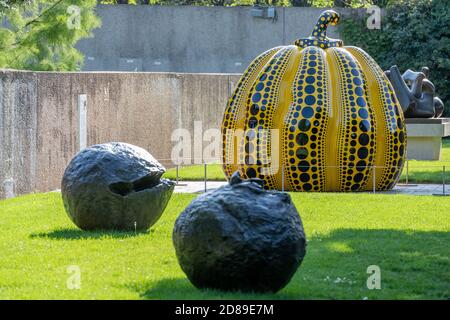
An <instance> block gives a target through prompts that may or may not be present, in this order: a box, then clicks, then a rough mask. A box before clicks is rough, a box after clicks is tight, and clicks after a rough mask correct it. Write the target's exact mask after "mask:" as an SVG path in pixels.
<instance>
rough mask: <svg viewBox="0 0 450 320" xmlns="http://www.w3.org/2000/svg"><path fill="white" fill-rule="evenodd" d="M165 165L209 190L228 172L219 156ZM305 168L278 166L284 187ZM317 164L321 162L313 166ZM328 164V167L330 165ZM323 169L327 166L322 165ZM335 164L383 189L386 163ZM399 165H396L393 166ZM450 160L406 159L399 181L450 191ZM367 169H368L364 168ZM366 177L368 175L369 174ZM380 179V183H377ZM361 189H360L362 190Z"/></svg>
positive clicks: (170, 174)
mask: <svg viewBox="0 0 450 320" xmlns="http://www.w3.org/2000/svg"><path fill="white" fill-rule="evenodd" d="M158 161H159V162H160V163H161V164H163V165H164V166H165V167H167V168H169V172H168V173H166V175H165V177H168V178H170V179H172V180H174V181H175V182H176V184H177V185H178V186H182V185H184V184H183V181H192V180H195V181H197V183H200V182H203V187H204V191H205V192H206V191H207V190H208V182H210V181H225V175H224V174H223V172H222V165H221V164H220V162H219V161H218V160H217V159H202V161H201V163H198V162H200V161H197V164H189V163H187V164H174V163H173V161H172V160H171V159H160V160H158ZM294 167H295V168H298V169H302V167H300V166H295V165H283V166H280V167H279V168H278V170H280V171H281V185H282V191H284V187H285V185H286V183H287V177H286V171H287V170H292V168H294ZM311 167H316V168H317V169H318V168H319V166H311ZM330 167H331V166H327V167H326V168H330ZM321 168H322V169H324V168H325V167H323V166H322V167H321ZM333 168H336V169H338V168H341V169H352V170H359V171H361V172H363V174H365V175H366V176H367V175H368V176H369V177H370V179H371V181H367V180H363V181H364V185H365V186H366V187H365V188H364V189H365V190H364V191H371V192H373V193H377V192H380V191H379V190H378V189H379V184H380V182H379V181H378V180H379V177H380V175H382V174H385V171H386V170H384V169H385V168H386V167H382V166H367V167H366V166H356V165H353V166H333ZM392 168H395V169H398V168H397V167H392ZM449 168H450V161H440V162H439V165H438V164H436V165H430V164H428V163H427V162H421V161H415V160H412V161H411V160H406V161H405V163H404V165H403V170H402V173H401V175H400V177H399V178H398V181H397V185H398V186H399V187H400V188H409V187H418V186H421V185H432V186H433V187H434V189H433V190H436V192H434V194H436V195H450V185H449V184H450V174H449V171H450V170H449ZM364 171H366V172H364ZM366 179H367V178H366ZM369 183H370V184H371V188H370V190H367V189H369V188H367V186H368V185H369ZM377 183H378V186H377ZM438 185H440V186H441V187H440V190H439V192H438V190H437V189H436V186H438ZM359 191H361V190H359Z"/></svg>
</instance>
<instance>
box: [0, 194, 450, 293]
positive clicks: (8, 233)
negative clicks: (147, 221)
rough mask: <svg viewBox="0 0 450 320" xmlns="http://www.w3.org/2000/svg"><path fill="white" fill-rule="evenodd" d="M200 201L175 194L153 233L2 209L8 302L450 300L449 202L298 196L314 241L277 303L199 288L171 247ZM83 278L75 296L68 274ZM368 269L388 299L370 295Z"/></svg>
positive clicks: (3, 288)
mask: <svg viewBox="0 0 450 320" xmlns="http://www.w3.org/2000/svg"><path fill="white" fill-rule="evenodd" d="M194 197H195V195H192V194H174V195H173V197H172V199H171V201H170V203H169V206H168V208H167V209H166V211H165V213H164V214H163V216H162V218H161V219H160V221H158V223H157V224H156V225H155V226H154V227H153V229H152V230H151V231H150V232H148V233H138V234H135V233H133V232H131V233H114V232H83V231H80V230H78V229H77V228H76V227H74V225H73V224H72V223H71V222H70V220H69V219H68V218H67V217H66V215H65V213H64V210H63V207H62V203H61V200H60V194H59V193H47V194H36V195H28V196H22V197H18V198H15V199H9V200H4V201H0V218H1V219H0V229H1V230H2V232H1V233H0V254H1V259H0V299H79V298H81V299H217V298H232V299H234V298H238V299H240V298H243V299H253V298H269V299H272V298H273V299H315V298H319V299H321V298H330V299H364V298H365V297H367V298H368V299H424V298H425V299H448V298H449V297H450V291H449V290H450V247H449V243H450V233H449V231H450V219H449V213H450V198H447V197H432V196H406V195H382V194H377V195H373V194H332V193H329V194H319V193H316V194H313V193H297V194H292V197H293V199H294V202H295V204H296V206H297V208H298V210H299V212H300V214H301V217H302V219H303V223H304V226H305V230H306V234H307V237H308V240H309V244H308V250H307V251H308V252H307V255H306V257H305V260H304V263H303V265H302V266H301V267H300V269H299V270H298V272H297V273H296V275H295V276H294V278H293V279H292V281H291V282H290V284H289V285H288V286H287V287H286V288H285V289H283V290H282V291H280V292H279V293H278V294H267V295H258V294H242V293H224V292H219V291H211V290H198V289H196V288H194V287H193V286H192V285H191V284H190V283H189V281H188V280H187V279H186V277H185V276H184V274H183V272H182V271H181V269H180V268H179V266H178V263H177V261H176V257H175V254H174V249H173V246H172V242H171V234H172V228H173V224H174V221H175V218H176V217H177V216H178V215H179V213H180V212H181V211H182V210H183V208H185V206H186V205H187V204H188V203H189V202H190V201H191V200H192V199H193V198H194ZM70 265H77V266H79V267H80V270H81V289H80V290H70V289H68V288H67V285H66V281H67V279H68V277H69V276H70V275H69V274H68V273H67V267H68V266H70ZM369 265H378V266H379V267H380V268H381V290H369V289H367V287H366V280H367V277H368V276H369V275H368V274H367V273H366V270H367V267H368V266H369Z"/></svg>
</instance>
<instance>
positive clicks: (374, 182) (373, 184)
mask: <svg viewBox="0 0 450 320" xmlns="http://www.w3.org/2000/svg"><path fill="white" fill-rule="evenodd" d="M372 188H373V193H376V188H377V174H376V166H373V179H372Z"/></svg>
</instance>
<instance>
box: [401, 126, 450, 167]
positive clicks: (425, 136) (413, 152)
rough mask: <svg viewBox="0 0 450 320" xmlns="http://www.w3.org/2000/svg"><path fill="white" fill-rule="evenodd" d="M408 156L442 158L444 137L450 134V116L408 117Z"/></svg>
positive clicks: (429, 158)
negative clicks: (430, 117)
mask: <svg viewBox="0 0 450 320" xmlns="http://www.w3.org/2000/svg"><path fill="white" fill-rule="evenodd" d="M405 122H406V131H407V135H408V147H407V158H408V159H414V160H440V158H441V149H442V138H443V137H448V136H450V118H438V119H418V118H417V119H416V118H411V119H406V121H405Z"/></svg>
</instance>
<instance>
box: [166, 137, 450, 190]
mask: <svg viewBox="0 0 450 320" xmlns="http://www.w3.org/2000/svg"><path fill="white" fill-rule="evenodd" d="M408 165H409V174H408V183H442V166H447V168H446V179H445V180H446V183H450V139H444V140H443V141H442V154H441V160H440V161H417V160H409V164H408ZM164 177H166V178H168V179H172V180H175V179H176V169H175V168H170V169H168V170H167V172H166V173H165V174H164ZM204 177H205V168H204V165H191V166H181V167H179V171H178V179H179V180H180V181H183V180H184V181H189V180H191V181H198V180H203V179H204ZM207 177H208V180H212V181H214V180H215V181H221V180H225V176H224V173H223V170H222V165H221V164H218V163H212V164H208V165H207ZM400 182H402V183H405V182H406V166H405V168H404V170H403V173H402V175H401V179H400Z"/></svg>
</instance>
